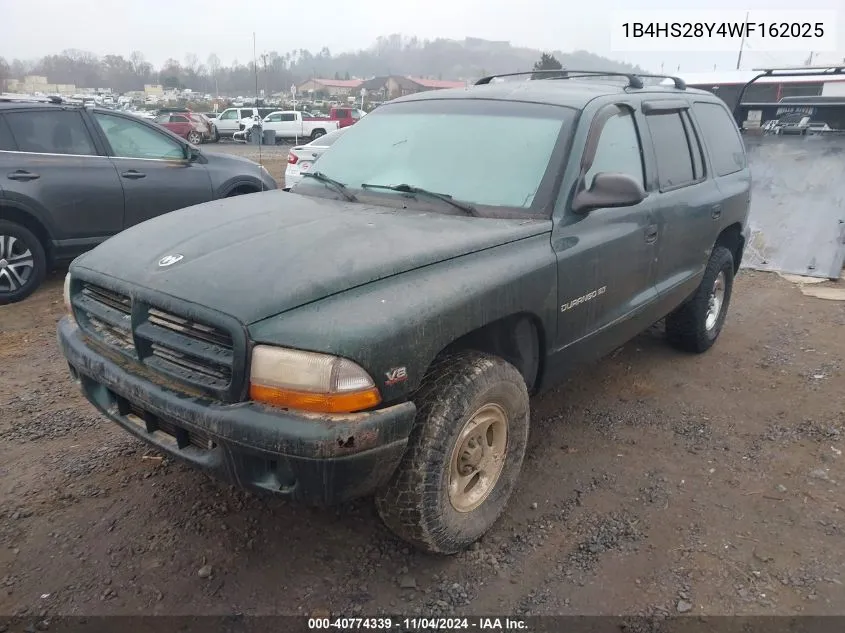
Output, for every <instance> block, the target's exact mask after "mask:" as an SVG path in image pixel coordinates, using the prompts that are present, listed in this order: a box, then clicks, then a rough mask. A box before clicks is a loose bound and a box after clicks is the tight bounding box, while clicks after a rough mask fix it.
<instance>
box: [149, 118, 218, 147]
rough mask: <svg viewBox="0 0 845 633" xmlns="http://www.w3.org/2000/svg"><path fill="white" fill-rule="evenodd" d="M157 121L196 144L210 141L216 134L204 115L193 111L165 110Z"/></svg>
mask: <svg viewBox="0 0 845 633" xmlns="http://www.w3.org/2000/svg"><path fill="white" fill-rule="evenodd" d="M155 122H156V123H158V124H159V125H160V126H162V127H165V128H167V129H168V130H170V131H171V132H173V133H174V134H177V135H179V136H181V137H182V138H184V139H186V140H187V141H188V142H189V143H193V144H194V145H199V144H200V143H203V142H205V141H210V140H212V138H213V136H214V130H213V129H212V126H211V125H209V124H208V123H206V121H205V120H204V117H202V116H201V115H199V114H194V113H193V112H163V113H162V114H159V115H158V116H157V117H156V118H155Z"/></svg>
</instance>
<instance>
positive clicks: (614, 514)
mask: <svg viewBox="0 0 845 633" xmlns="http://www.w3.org/2000/svg"><path fill="white" fill-rule="evenodd" d="M223 147H225V146H224V145H220V146H219V148H223ZM216 149H217V148H215V150H216ZM238 151H242V150H240V149H239V150H238ZM61 280H62V274H61V273H57V274H55V275H54V276H53V277H52V278H51V279H49V280H48V282H47V283H46V284H45V285H44V287H43V288H42V289H40V290H39V291H38V293H36V295H34V296H33V297H32V298H30V299H29V300H27V301H25V302H23V303H20V304H16V305H13V306H7V307H4V308H2V309H0V360H2V362H0V614H5V615H17V616H20V617H21V618H23V621H28V622H41V621H42V620H43V619H44V618H49V617H50V616H52V615H57V614H65V615H103V614H136V613H140V612H144V613H150V614H199V613H203V614H235V613H244V614H279V613H283V614H324V613H326V612H330V613H333V614H341V615H356V614H367V615H372V614H377V613H392V614H425V615H435V614H490V613H499V614H523V615H529V614H613V615H671V614H676V613H689V614H697V615H705V614H706V615H715V614H748V615H755V614H843V613H845V588H843V583H845V577H844V576H843V569H845V567H843V564H844V563H845V548H843V547H842V543H843V536H845V521H843V507H844V506H845V494H843V486H842V482H843V480H845V458H843V457H842V451H843V450H845V395H843V385H845V380H843V360H842V359H843V357H845V336H843V335H842V332H843V331H845V329H844V328H843V326H845V303H842V302H834V301H823V300H820V299H815V298H811V297H806V296H803V295H802V294H801V292H800V290H799V289H798V288H797V287H796V286H794V285H793V284H790V283H788V282H786V281H784V280H782V279H780V278H778V277H777V276H774V275H768V274H762V273H751V272H744V273H743V274H742V275H741V276H740V277H739V278H738V279H737V283H736V286H735V294H734V301H733V305H732V306H731V314H730V316H729V318H728V321H727V324H726V328H725V330H724V332H723V334H722V338H721V339H720V341H719V342H718V344H717V345H716V346H715V347H714V348H713V349H712V350H711V351H710V352H708V353H707V354H705V355H702V356H695V357H694V356H688V355H683V354H680V353H677V352H675V351H673V350H672V349H670V348H669V347H668V346H667V345H666V344H665V343H664V341H663V340H662V332H661V330H660V327H654V328H652V329H651V330H649V331H648V332H646V333H644V334H643V335H641V336H640V337H638V338H637V339H636V340H634V341H632V342H631V343H630V344H628V345H626V346H624V347H623V348H621V349H619V350H617V351H616V352H614V353H613V354H611V355H610V356H609V357H608V358H607V359H604V360H603V361H601V362H599V363H597V364H595V365H593V366H590V367H586V368H584V369H582V370H581V371H579V372H578V373H577V374H576V375H574V376H573V377H572V378H571V379H570V380H569V381H568V382H566V383H565V384H563V385H561V386H560V387H559V388H558V389H556V390H555V391H552V392H550V393H548V394H546V395H544V396H542V397H540V398H537V399H535V400H534V402H533V403H532V404H533V411H532V432H531V441H530V444H529V448H528V453H527V456H526V462H525V467H524V471H523V474H522V477H521V480H520V484H519V486H518V489H517V491H516V493H515V494H514V496H513V498H512V500H511V503H510V505H509V508H508V510H507V511H506V513H505V515H504V516H503V517H502V519H501V520H500V521H499V523H498V524H497V525H496V526H495V528H494V529H493V530H492V531H491V532H490V533H489V534H488V535H487V536H486V537H485V538H484V539H483V540H482V541H481V542H480V543H478V544H477V545H476V546H475V547H473V548H472V549H470V550H469V551H467V552H465V553H461V554H458V555H456V556H453V557H444V558H441V557H433V556H427V555H423V554H420V553H418V552H416V551H414V550H412V549H410V548H409V547H407V546H406V545H404V544H403V543H401V542H399V541H398V540H396V539H395V538H394V537H393V536H392V535H391V534H390V533H388V532H387V531H386V530H385V529H384V528H383V527H382V526H381V524H380V523H379V521H378V519H377V517H376V514H375V512H374V509H373V505H372V502H371V501H370V500H366V499H365V500H361V501H358V502H355V503H351V504H348V505H345V506H343V507H340V508H335V509H331V510H315V509H310V508H304V507H300V506H298V505H295V504H291V503H288V502H286V501H284V500H279V499H271V498H267V497H262V496H257V495H253V494H251V493H247V492H244V491H241V490H237V489H235V488H232V487H229V486H227V485H224V484H222V483H219V482H217V481H214V480H211V479H209V478H207V477H206V476H204V475H203V474H201V473H199V472H196V471H194V470H192V469H190V468H188V467H186V466H183V465H181V464H178V463H173V462H171V461H170V460H168V459H166V458H162V457H161V456H159V455H156V454H155V452H154V451H152V450H150V449H148V448H147V447H146V446H145V445H144V444H142V443H140V442H139V441H137V440H135V439H134V438H132V437H130V436H129V435H127V434H126V433H124V432H123V431H121V430H120V429H118V428H116V427H115V426H113V425H112V424H111V423H109V422H107V421H104V420H102V419H100V418H99V417H98V416H97V415H96V414H94V413H93V410H92V408H91V407H90V406H89V405H88V404H87V403H86V402H85V401H84V400H83V398H82V397H81V396H80V395H79V394H78V393H77V391H76V389H75V388H74V387H73V385H72V383H71V381H70V380H69V377H68V373H67V366H66V364H65V363H64V361H63V359H62V357H61V355H60V354H59V352H58V349H57V346H56V342H55V324H56V320H57V319H58V318H59V317H60V315H61V314H62V310H63V308H62V300H61ZM282 596H283V598H282ZM0 624H2V620H1V619H0Z"/></svg>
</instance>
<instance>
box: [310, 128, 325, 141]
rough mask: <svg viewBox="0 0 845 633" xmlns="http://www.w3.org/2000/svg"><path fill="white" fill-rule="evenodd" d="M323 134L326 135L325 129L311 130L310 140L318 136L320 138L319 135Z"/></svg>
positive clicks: (314, 139)
mask: <svg viewBox="0 0 845 633" xmlns="http://www.w3.org/2000/svg"><path fill="white" fill-rule="evenodd" d="M325 135H326V131H325V130H314V131H313V132H311V140H312V141H316V140H317V139H318V138H320V137H321V136H325Z"/></svg>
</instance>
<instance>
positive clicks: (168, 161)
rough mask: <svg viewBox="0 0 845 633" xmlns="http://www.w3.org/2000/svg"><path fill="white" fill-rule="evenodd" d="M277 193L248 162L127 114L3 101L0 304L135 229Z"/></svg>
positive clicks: (23, 294) (259, 169) (0, 122)
mask: <svg viewBox="0 0 845 633" xmlns="http://www.w3.org/2000/svg"><path fill="white" fill-rule="evenodd" d="M276 188H277V185H276V181H275V180H273V178H272V177H271V176H270V174H269V173H268V172H267V171H266V170H265V169H264V168H263V167H261V166H259V165H257V164H255V163H254V162H252V161H250V160H247V159H245V158H242V157H239V156H231V155H226V154H204V153H203V152H202V151H200V150H199V148H197V147H195V146H193V145H190V144H189V143H188V142H186V141H185V140H184V139H182V138H180V137H179V136H177V135H175V134H173V133H172V132H171V131H169V130H167V129H165V128H163V127H161V126H160V125H157V124H155V123H152V122H148V121H145V120H143V119H141V118H140V117H137V116H133V115H131V114H128V113H124V112H116V111H113V110H108V109H104V108H85V107H82V106H69V105H67V104H62V105H53V104H46V103H21V102H10V103H0V249H2V250H0V305H3V304H7V303H13V302H15V301H20V300H21V299H24V298H26V297H27V296H28V295H30V294H31V293H32V292H34V291H35V289H36V288H38V286H39V285H40V284H41V282H42V280H43V279H44V276H45V274H46V273H47V271H48V270H49V269H51V268H52V267H53V265H54V264H56V263H60V262H66V261H70V260H71V259H73V258H74V257H76V256H77V255H79V254H81V253H83V252H85V251H87V250H88V249H90V248H92V247H94V246H96V245H97V244H99V243H100V242H102V241H104V240H105V239H107V238H108V237H110V236H112V235H114V234H116V233H119V232H120V231H122V230H123V229H125V228H128V227H130V226H132V225H134V224H138V223H139V222H143V221H144V220H147V219H149V218H152V217H154V216H157V215H161V214H163V213H167V212H169V211H173V210H175V209H180V208H182V207H188V206H191V205H194V204H198V203H200V202H208V201H210V200H215V199H218V198H226V197H228V196H232V195H239V194H247V193H253V192H259V191H266V190H268V189H276Z"/></svg>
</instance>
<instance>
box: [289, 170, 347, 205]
mask: <svg viewBox="0 0 845 633" xmlns="http://www.w3.org/2000/svg"><path fill="white" fill-rule="evenodd" d="M302 177H303V178H313V179H314V180H319V181H320V182H322V183H325V184H327V185H329V186H331V187H333V188H334V190H335V191H337V192H338V193H339V194H340V195H342V196H343V197H344V198H346V199H347V200H349V202H357V201H358V198H356V197H355V196H354V195H352V194H351V193H349V192H348V191H347V190H346V185H344V184H343V183H342V182H340V181H339V180H335V179H334V178H329V177H328V176H326V174H324V173H323V172H321V171H306V172H305V173H304V174H302Z"/></svg>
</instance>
